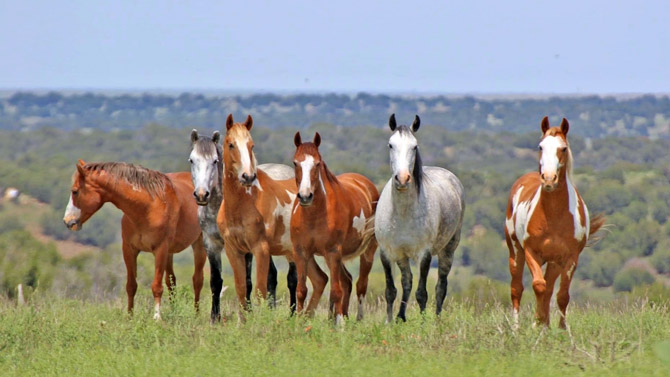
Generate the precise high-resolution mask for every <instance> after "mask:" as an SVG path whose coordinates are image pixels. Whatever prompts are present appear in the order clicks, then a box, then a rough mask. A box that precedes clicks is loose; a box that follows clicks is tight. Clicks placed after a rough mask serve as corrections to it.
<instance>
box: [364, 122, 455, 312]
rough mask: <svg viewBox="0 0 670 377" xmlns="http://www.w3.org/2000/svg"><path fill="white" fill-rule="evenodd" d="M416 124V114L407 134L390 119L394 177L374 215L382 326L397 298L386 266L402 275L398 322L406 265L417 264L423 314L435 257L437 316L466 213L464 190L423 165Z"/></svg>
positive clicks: (407, 284)
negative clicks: (381, 269) (383, 314)
mask: <svg viewBox="0 0 670 377" xmlns="http://www.w3.org/2000/svg"><path fill="white" fill-rule="evenodd" d="M420 122H421V121H420V119H419V116H418V115H417V116H416V117H415V118H414V123H413V124H412V128H411V129H410V128H409V127H407V126H404V125H401V126H399V127H398V126H397V125H396V120H395V114H393V115H391V118H390V119H389V127H390V128H391V131H393V135H391V138H390V139H389V152H390V157H391V169H392V170H393V176H392V177H391V179H390V180H389V181H388V182H387V183H386V186H384V190H383V191H382V193H381V196H380V198H379V202H378V203H377V211H376V214H375V235H376V237H377V241H378V243H379V246H380V248H381V250H382V252H381V261H382V265H383V267H384V273H385V274H386V307H387V322H391V321H392V320H393V301H394V300H395V297H396V288H395V284H394V282H393V268H392V267H393V266H392V264H391V263H392V262H395V263H397V264H398V267H400V272H401V274H402V289H403V291H402V301H401V302H400V310H399V312H398V319H400V320H402V321H406V318H405V310H406V308H407V302H408V300H409V296H410V293H411V291H412V270H411V269H410V263H409V260H410V259H414V260H415V261H418V262H419V287H418V288H417V291H416V300H417V301H418V303H419V308H420V309H421V312H422V313H423V312H424V311H425V309H426V302H427V301H428V292H427V291H426V279H427V276H428V270H429V269H430V263H431V260H432V256H433V255H437V260H438V281H437V286H436V288H435V296H436V297H435V306H436V308H435V312H436V314H437V315H439V314H440V312H441V311H442V305H443V303H444V298H445V297H446V295H447V275H449V271H450V270H451V264H452V260H453V256H454V250H456V247H457V246H458V242H459V240H460V236H461V226H462V223H463V211H464V210H465V201H464V198H463V185H462V184H461V182H460V181H459V180H458V178H456V176H455V175H454V174H453V173H451V172H450V171H449V170H446V169H443V168H439V167H433V166H423V164H422V162H421V155H420V153H419V147H418V145H417V140H416V138H415V137H414V133H415V132H417V130H418V129H419V125H420Z"/></svg>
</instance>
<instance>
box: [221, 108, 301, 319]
mask: <svg viewBox="0 0 670 377" xmlns="http://www.w3.org/2000/svg"><path fill="white" fill-rule="evenodd" d="M252 126H253V119H252V118H251V116H248V117H247V119H246V121H245V122H244V123H234V122H233V116H232V114H231V115H228V118H227V119H226V135H225V137H224V140H223V162H224V171H223V197H224V198H225V200H224V201H223V205H222V206H221V208H220V210H219V215H218V217H217V225H218V226H219V231H220V232H221V235H223V240H224V242H225V244H226V247H225V250H226V256H227V257H228V260H229V261H230V264H231V266H232V268H233V275H234V278H235V291H236V293H237V298H238V300H239V303H240V309H241V310H240V311H239V312H238V314H239V318H240V319H241V320H242V319H244V317H243V313H242V310H244V309H246V308H247V300H246V279H247V272H246V268H245V255H246V254H249V253H251V254H253V256H254V258H255V259H256V290H257V292H258V293H259V295H260V296H261V298H263V299H265V298H266V297H267V279H268V270H269V264H270V255H284V256H286V258H287V259H288V261H289V263H290V262H292V253H293V246H292V245H291V237H290V233H289V226H290V223H291V208H292V205H293V199H295V193H296V192H297V188H296V185H295V180H293V179H286V180H281V181H279V180H274V179H272V178H270V176H269V175H268V174H267V173H265V172H264V171H263V170H260V169H257V167H256V157H255V155H254V152H253V148H254V142H253V139H252V138H251V134H250V133H249V131H250V130H251V127H252ZM289 289H291V287H289Z"/></svg>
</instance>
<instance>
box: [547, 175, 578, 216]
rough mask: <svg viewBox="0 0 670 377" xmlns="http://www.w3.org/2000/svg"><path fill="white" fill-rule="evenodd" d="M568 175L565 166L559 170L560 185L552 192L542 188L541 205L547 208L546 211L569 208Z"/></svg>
mask: <svg viewBox="0 0 670 377" xmlns="http://www.w3.org/2000/svg"><path fill="white" fill-rule="evenodd" d="M568 180H569V179H568V176H567V174H566V169H565V168H563V169H561V170H560V171H559V180H558V186H557V187H556V189H554V191H552V192H546V191H544V190H542V189H541V190H540V194H539V195H540V199H539V205H540V206H542V208H544V209H545V213H546V214H549V213H551V211H556V210H557V209H561V208H565V209H567V208H568V201H569V197H568V184H572V182H570V183H568Z"/></svg>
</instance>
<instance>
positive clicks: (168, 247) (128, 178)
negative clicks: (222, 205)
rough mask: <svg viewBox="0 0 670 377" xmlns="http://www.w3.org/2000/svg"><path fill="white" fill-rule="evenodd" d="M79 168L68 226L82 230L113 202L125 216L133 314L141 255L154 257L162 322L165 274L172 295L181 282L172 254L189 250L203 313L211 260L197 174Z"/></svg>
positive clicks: (99, 165) (111, 165) (107, 165)
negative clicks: (202, 297)
mask: <svg viewBox="0 0 670 377" xmlns="http://www.w3.org/2000/svg"><path fill="white" fill-rule="evenodd" d="M76 166H77V170H75V172H74V175H73V176H72V189H71V194H70V201H69V202H68V205H67V208H66V210H65V216H64V217H63V221H64V222H65V225H67V227H68V228H69V229H71V230H75V231H76V230H80V229H81V228H82V226H83V224H84V223H85V222H86V220H88V219H89V218H90V217H91V216H92V215H93V214H94V213H95V212H97V211H98V210H99V209H100V208H101V207H102V206H103V204H105V203H107V202H111V203H112V204H114V205H115V206H116V207H117V208H118V209H120V210H121V211H123V218H122V219H121V237H122V239H123V260H124V262H125V264H126V272H127V274H128V276H127V280H126V293H127V295H128V311H129V312H131V313H132V311H133V306H134V299H135V292H136V291H137V256H138V255H139V252H140V251H148V252H150V253H152V254H153V255H154V259H155V270H154V280H153V283H152V284H151V291H152V292H153V295H154V304H155V306H154V319H160V318H161V313H160V305H161V296H162V295H163V281H162V280H163V274H165V283H166V284H167V287H168V290H169V291H172V289H173V287H174V284H175V282H176V280H175V275H174V271H173V269H172V254H174V253H178V252H180V251H182V250H184V249H185V248H187V247H189V246H192V247H193V256H194V263H195V271H194V272H193V291H194V292H195V307H196V309H197V308H198V303H199V301H200V290H201V289H202V283H203V273H202V270H203V267H204V266H205V260H206V257H207V255H206V254H205V248H204V245H203V241H202V234H201V233H202V232H201V230H200V225H199V224H198V206H197V205H196V204H195V202H194V200H193V183H192V182H191V174H190V173H187V172H181V173H167V174H163V173H161V172H158V171H154V170H149V169H145V168H143V167H141V166H136V165H132V164H126V163H123V162H94V163H88V164H87V163H85V162H84V161H82V160H79V162H78V163H77V165H76ZM166 272H167V273H166Z"/></svg>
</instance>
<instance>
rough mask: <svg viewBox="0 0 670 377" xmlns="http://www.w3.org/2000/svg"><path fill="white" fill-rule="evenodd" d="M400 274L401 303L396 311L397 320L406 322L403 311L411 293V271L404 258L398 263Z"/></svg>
mask: <svg viewBox="0 0 670 377" xmlns="http://www.w3.org/2000/svg"><path fill="white" fill-rule="evenodd" d="M398 267H400V273H401V274H402V279H401V283H402V301H400V310H398V319H400V320H402V321H403V322H407V317H406V316H405V311H406V310H407V302H409V296H410V294H411V293H412V269H411V268H410V266H409V259H407V258H404V259H400V260H399V261H398Z"/></svg>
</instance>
